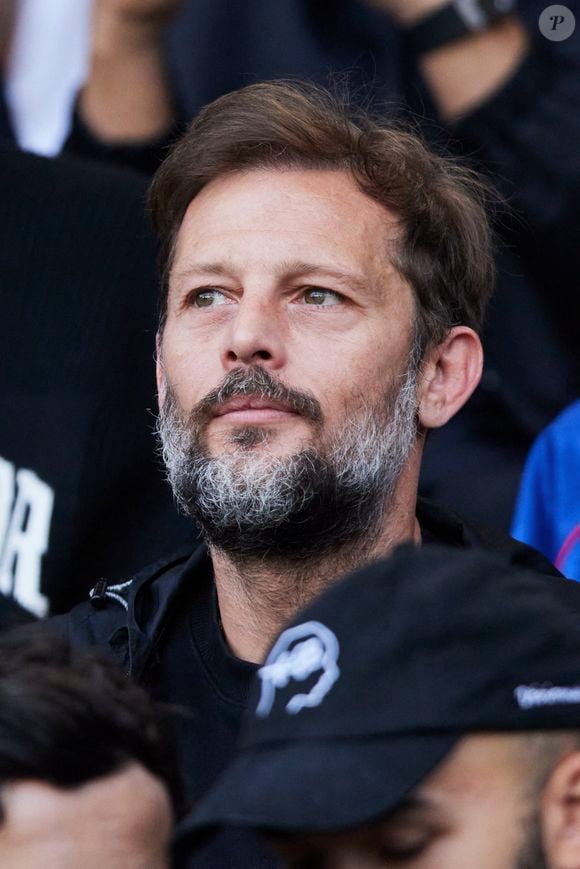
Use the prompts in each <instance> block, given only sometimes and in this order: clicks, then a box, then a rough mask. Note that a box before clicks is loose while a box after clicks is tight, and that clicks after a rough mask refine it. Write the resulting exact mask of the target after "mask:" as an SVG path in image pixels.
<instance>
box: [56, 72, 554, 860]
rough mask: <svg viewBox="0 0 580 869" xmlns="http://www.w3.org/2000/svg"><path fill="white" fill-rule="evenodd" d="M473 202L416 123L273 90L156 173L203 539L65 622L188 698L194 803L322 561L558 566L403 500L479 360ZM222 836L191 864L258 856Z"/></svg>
mask: <svg viewBox="0 0 580 869" xmlns="http://www.w3.org/2000/svg"><path fill="white" fill-rule="evenodd" d="M482 198H483V193H482V188H481V186H480V185H479V183H478V181H477V179H475V178H474V177H473V176H472V175H471V173H469V172H468V171H467V170H464V169H462V168H461V167H460V166H458V165H457V164H456V163H455V162H453V161H450V160H447V159H445V158H443V157H439V156H436V155H434V154H432V153H430V152H429V151H428V150H427V149H426V148H425V146H424V145H423V144H422V142H421V141H420V140H419V139H418V138H417V137H416V136H415V135H414V134H413V133H411V132H409V131H405V130H403V129H400V128H398V127H397V126H396V125H392V124H385V123H384V122H382V123H376V122H375V121H374V120H373V119H372V118H371V117H368V116H365V115H360V114H359V115H358V116H354V115H352V116H351V115H350V113H349V111H348V110H347V108H346V107H345V106H344V105H343V104H342V103H341V102H340V101H339V100H338V99H335V98H334V97H332V96H331V95H330V94H328V93H326V92H324V91H319V90H317V89H314V88H310V87H306V86H298V85H289V84H284V83H270V84H257V85H252V86H249V87H247V88H244V89H242V90H241V91H238V92H236V93H233V94H229V95H226V96H224V97H222V98H220V99H218V100H216V101H215V102H214V103H212V104H210V105H209V106H207V107H206V108H205V109H204V110H203V111H202V112H201V113H200V115H199V116H198V118H197V119H196V120H195V121H194V123H193V124H192V126H191V128H190V129H189V131H188V132H187V133H186V135H185V136H184V137H183V138H182V139H181V141H180V142H178V143H177V145H176V146H175V148H174V149H173V151H172V152H171V154H170V155H169V156H168V158H167V159H166V161H165V163H164V164H163V166H162V167H161V169H160V170H159V172H158V174H157V176H156V178H155V180H154V182H153V187H152V191H151V199H150V203H151V208H152V212H153V217H154V221H155V224H156V227H157V230H158V233H159V236H160V239H161V256H162V266H163V275H164V284H163V295H162V300H161V312H162V313H161V322H160V328H159V334H158V384H159V404H160V416H159V426H158V430H159V435H160V439H161V444H162V450H163V455H164V459H165V463H166V466H167V471H168V476H169V480H170V482H171V485H172V487H173V491H174V494H175V497H176V499H177V502H178V504H179V505H180V506H181V509H182V510H184V511H185V513H186V514H187V515H188V516H190V517H191V518H192V519H194V520H196V522H197V523H198V524H199V526H200V527H201V529H202V531H203V535H204V538H205V546H203V547H201V548H200V549H198V550H197V551H195V552H193V553H192V552H191V549H186V550H184V551H182V552H180V553H177V554H176V555H173V556H171V557H169V558H167V559H165V560H162V561H160V562H158V563H156V564H155V565H153V566H152V567H150V568H147V569H146V570H145V571H143V572H142V573H141V574H139V575H138V576H137V577H134V578H128V579H127V580H126V581H125V582H123V583H118V584H116V585H112V586H111V585H108V584H107V582H106V580H100V581H99V582H98V583H97V584H96V586H95V587H94V589H93V591H92V593H91V603H90V604H87V605H86V606H81V607H80V608H77V609H76V610H74V611H73V612H72V613H71V615H70V616H69V617H68V619H67V620H66V622H65V624H66V629H67V631H68V633H69V634H70V635H71V636H72V637H74V638H75V639H76V641H77V642H80V643H86V642H93V643H97V644H100V645H103V646H105V647H109V648H110V649H111V651H112V652H113V653H114V654H115V655H116V656H117V657H119V658H120V659H121V660H122V661H123V662H124V664H125V666H126V669H127V671H128V672H129V673H130V674H131V675H132V677H133V678H134V679H136V680H137V681H139V682H140V683H141V684H143V685H145V686H147V687H148V688H149V690H150V691H151V693H152V694H153V695H154V697H155V698H156V699H158V700H164V701H168V702H170V703H171V704H173V705H174V706H180V707H182V708H184V709H185V710H189V715H187V716H185V715H184V716H182V717H181V718H179V719H178V720H177V721H176V725H175V726H176V731H177V741H178V744H179V745H180V746H181V754H182V764H183V768H184V770H185V772H186V775H187V778H188V780H189V793H190V796H191V798H192V799H197V798H198V797H199V796H200V795H201V794H203V793H204V791H205V790H206V789H207V788H208V786H209V785H211V784H212V782H213V781H214V780H215V778H216V776H217V775H218V774H219V772H220V771H221V770H222V769H223V767H224V765H225V764H226V763H227V760H228V758H229V756H230V754H231V752H232V750H233V745H234V741H235V738H236V735H237V732H238V729H239V724H240V719H241V716H242V713H243V711H244V709H245V705H246V695H247V691H248V685H249V681H250V678H251V675H252V674H253V673H254V672H255V669H256V665H257V664H258V663H260V662H261V661H263V659H264V655H265V653H266V650H267V649H268V647H269V645H270V643H271V641H272V639H273V638H274V637H275V636H276V635H277V633H278V632H279V630H280V628H281V626H282V625H283V624H284V623H285V622H286V621H287V620H288V619H290V618H292V617H293V615H294V614H295V612H296V611H297V610H298V609H299V608H300V607H301V606H302V605H305V604H306V603H307V602H308V601H309V600H310V599H311V598H313V597H314V596H316V595H317V594H318V593H319V592H320V591H322V590H323V589H324V588H325V587H326V586H328V585H329V584H330V583H331V582H332V581H333V580H334V579H335V578H336V577H337V576H340V575H342V574H344V573H345V572H347V571H349V570H352V569H354V568H356V567H359V566H362V565H364V564H366V563H368V562H370V561H373V560H375V559H377V558H379V557H381V556H384V555H386V554H387V553H388V552H389V551H390V549H391V548H392V547H393V546H394V545H396V544H398V543H400V542H402V541H404V540H412V541H414V542H415V543H417V544H419V543H421V542H422V541H433V542H442V543H447V544H451V545H455V546H464V547H472V546H481V545H493V546H496V548H498V547H499V549H500V550H501V551H502V552H503V554H504V558H505V559H506V560H507V561H516V562H517V561H520V562H527V563H528V564H533V563H536V564H537V565H538V567H539V568H540V569H541V570H545V571H546V572H549V571H550V570H551V568H550V567H549V566H548V565H547V563H546V562H544V560H543V559H542V558H541V557H540V556H538V555H537V554H535V553H533V551H531V550H529V549H527V548H526V547H524V546H521V545H518V544H516V543H514V542H513V541H509V540H504V539H502V540H500V541H495V542H494V541H491V540H489V539H488V538H486V537H485V535H482V534H481V533H480V532H477V531H476V530H474V529H471V528H469V527H467V526H466V525H464V524H463V523H461V522H460V521H459V520H458V519H455V518H454V517H451V516H448V515H447V514H445V513H444V512H442V511H438V510H436V509H434V508H432V507H429V506H427V505H424V504H420V505H418V504H417V481H418V476H419V468H420V463H421V453H422V449H423V445H424V441H425V437H426V434H427V432H428V431H429V430H430V429H434V428H437V427H438V426H441V425H444V424H445V422H446V421H447V420H448V419H449V418H450V417H451V416H452V415H453V414H454V413H455V412H456V411H457V410H458V409H459V408H460V407H461V406H462V405H463V404H464V403H465V402H466V401H467V399H468V398H469V396H470V394H471V393H472V391H473V390H474V389H475V387H476V385H477V383H478V381H479V378H480V374H481V366H482V351H481V344H480V341H479V338H478V335H477V329H478V328H479V327H480V325H481V321H482V318H483V314H484V309H485V305H486V302H487V299H488V297H489V294H490V291H491V285H492V271H493V267H492V259H491V254H490V231H489V226H488V223H487V220H486V216H485V212H484V208H483V206H482ZM378 617H379V618H380V614H378ZM237 835H238V834H236V836H234V838H233V840H232V838H231V835H230V838H228V837H227V836H226V837H225V838H224V837H222V838H221V839H218V840H216V842H215V843H213V844H212V845H211V847H210V850H209V852H208V854H207V855H200V856H199V857H198V859H197V863H196V865H198V866H202V865H208V866H214V867H215V866H227V865H231V863H232V861H233V859H234V858H233V855H235V858H236V859H237V863H235V862H234V865H242V866H252V867H259V866H261V865H265V866H268V865H270V863H269V862H268V861H267V858H266V857H263V856H262V857H261V856H260V854H259V852H258V851H257V850H255V846H254V845H253V844H252V843H251V842H249V841H248V840H247V839H244V838H243V835H244V834H239V836H240V837H242V838H237ZM246 835H247V834H246ZM204 861H206V862H205V863H204ZM261 861H264V862H261Z"/></svg>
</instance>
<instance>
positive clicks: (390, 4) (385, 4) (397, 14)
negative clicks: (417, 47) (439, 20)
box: [365, 0, 449, 27]
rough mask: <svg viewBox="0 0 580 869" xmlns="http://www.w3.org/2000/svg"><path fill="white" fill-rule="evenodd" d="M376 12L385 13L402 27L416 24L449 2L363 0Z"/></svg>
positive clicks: (445, 0) (443, 0)
mask: <svg viewBox="0 0 580 869" xmlns="http://www.w3.org/2000/svg"><path fill="white" fill-rule="evenodd" d="M365 2H366V3H367V4H368V5H369V6H372V7H373V8H374V9H376V10H377V11H378V12H386V13H387V14H389V15H391V16H392V17H393V18H394V19H395V22H396V23H397V24H399V25H401V26H403V27H410V26H412V25H413V24H416V23H417V22H418V21H420V20H421V18H426V17H427V16H428V15H430V14H431V13H432V12H435V11H436V10H437V9H441V8H442V7H443V6H446V5H447V3H448V2H449V0H365Z"/></svg>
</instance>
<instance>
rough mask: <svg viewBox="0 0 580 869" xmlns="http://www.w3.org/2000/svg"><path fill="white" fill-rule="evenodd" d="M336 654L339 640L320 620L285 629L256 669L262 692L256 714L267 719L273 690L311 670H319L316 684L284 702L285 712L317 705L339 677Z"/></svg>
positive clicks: (271, 704) (300, 680)
mask: <svg viewBox="0 0 580 869" xmlns="http://www.w3.org/2000/svg"><path fill="white" fill-rule="evenodd" d="M293 644H294V645H293ZM338 653H339V645H338V640H337V639H336V637H335V635H334V634H333V633H332V631H331V630H329V629H328V628H327V627H326V626H325V625H322V624H320V622H305V623H304V624H303V625H297V626H296V627H294V628H288V630H287V631H284V633H283V634H281V635H280V637H279V638H278V640H277V642H276V643H275V645H274V647H273V648H272V651H271V652H270V654H269V655H268V657H267V659H266V663H265V664H264V666H263V667H262V668H261V669H260V670H258V676H259V678H260V679H261V682H262V693H261V695H260V702H259V703H258V706H257V708H256V715H257V716H258V717H259V718H266V717H267V716H268V715H269V714H270V712H271V710H272V706H273V705H274V698H275V696H276V689H278V688H285V687H286V685H288V683H289V682H290V680H291V679H295V680H296V681H297V682H304V680H305V679H308V677H309V676H312V674H313V673H317V672H318V671H319V670H321V671H322V674H321V676H320V678H319V679H318V681H317V682H316V684H315V685H314V686H313V687H312V688H311V689H310V691H309V692H308V693H307V694H295V695H294V697H292V699H291V700H290V701H289V703H288V704H287V705H286V712H288V713H289V714H290V715H295V714H296V713H297V712H300V710H301V709H304V707H305V706H310V707H313V706H318V705H319V704H320V703H321V702H322V700H323V699H324V697H326V695H327V694H328V692H329V691H330V689H331V688H332V686H333V685H334V683H335V682H336V680H337V679H338V677H339V676H340V670H339V668H338V665H337V660H338Z"/></svg>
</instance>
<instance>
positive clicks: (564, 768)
mask: <svg viewBox="0 0 580 869" xmlns="http://www.w3.org/2000/svg"><path fill="white" fill-rule="evenodd" d="M541 820H542V841H543V845H544V852H545V854H546V858H547V865H548V866H550V867H551V869H578V867H579V866H580V751H573V752H572V753H571V754H567V755H566V756H565V757H564V758H563V759H562V760H560V762H559V763H558V764H557V765H556V767H555V769H554V770H553V772H552V774H551V776H550V778H549V779H548V782H547V784H546V786H545V787H544V791H543V794H542V797H541Z"/></svg>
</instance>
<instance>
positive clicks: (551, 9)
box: [538, 3, 576, 42]
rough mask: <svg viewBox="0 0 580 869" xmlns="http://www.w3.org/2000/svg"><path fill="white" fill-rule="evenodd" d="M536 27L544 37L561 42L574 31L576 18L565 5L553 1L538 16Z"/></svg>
mask: <svg viewBox="0 0 580 869" xmlns="http://www.w3.org/2000/svg"><path fill="white" fill-rule="evenodd" d="M538 27H539V28H540V33H541V34H542V36H545V37H546V39H550V40H551V41H552V42H563V41H564V40H565V39H569V38H570V36H572V34H573V33H574V31H575V29H576V18H575V17H574V13H573V12H572V10H571V9H568V7H567V6H561V5H560V4H559V3H555V4H554V5H553V6H548V7H547V8H546V9H544V11H543V12H542V14H541V15H540V18H539V21H538Z"/></svg>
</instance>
